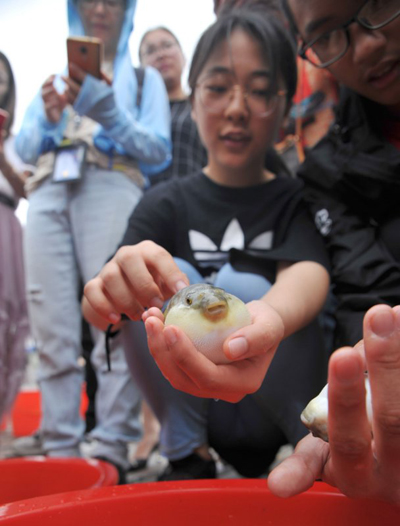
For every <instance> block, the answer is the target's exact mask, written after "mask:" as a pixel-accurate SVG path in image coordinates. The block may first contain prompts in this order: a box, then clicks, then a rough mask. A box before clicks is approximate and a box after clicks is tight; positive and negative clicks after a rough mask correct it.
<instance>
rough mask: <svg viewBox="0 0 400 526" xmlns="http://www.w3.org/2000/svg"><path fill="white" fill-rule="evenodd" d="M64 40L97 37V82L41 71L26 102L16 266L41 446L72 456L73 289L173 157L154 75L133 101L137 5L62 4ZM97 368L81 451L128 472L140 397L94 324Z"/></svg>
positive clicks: (73, 0)
mask: <svg viewBox="0 0 400 526" xmlns="http://www.w3.org/2000/svg"><path fill="white" fill-rule="evenodd" d="M67 7H68V22H69V31H70V35H71V36H81V35H85V36H88V37H97V38H99V39H100V40H101V41H102V43H103V48H104V57H103V62H102V64H101V67H102V73H103V75H104V79H107V81H106V80H100V79H97V78H95V77H93V76H91V75H89V74H87V75H86V74H85V73H84V71H82V70H81V69H80V68H79V67H78V66H77V65H76V64H71V65H70V66H69V74H70V75H71V76H68V73H66V72H64V74H63V75H61V76H54V75H52V76H50V77H49V78H48V79H47V80H46V81H45V83H44V84H43V86H42V89H41V92H40V93H39V94H38V95H37V96H36V98H35V99H34V100H33V102H32V103H31V105H30V107H29V108H28V110H27V112H26V114H25V117H24V121H23V124H22V127H21V131H20V133H19V134H18V136H17V139H16V147H17V151H18V152H19V154H20V156H21V157H22V159H24V160H25V161H26V162H30V163H32V164H36V166H37V168H36V171H35V173H34V175H33V176H32V177H31V178H29V179H28V182H27V185H26V190H27V193H28V195H29V210H28V217H27V225H26V260H27V261H26V269H27V290H28V302H29V313H30V319H31V324H32V331H33V335H34V337H35V340H36V342H37V345H38V348H39V358H40V366H39V383H40V390H41V396H42V409H43V418H42V423H41V428H40V437H39V438H40V439H41V445H42V448H43V450H44V452H45V453H46V454H47V455H49V456H59V457H69V456H78V455H79V454H80V449H79V445H80V442H81V441H82V439H83V433H84V422H83V421H82V419H81V417H80V401H81V391H82V380H83V372H84V368H83V366H82V364H81V363H80V360H79V358H80V355H81V310H80V297H79V287H80V283H81V281H82V282H83V283H86V282H87V281H88V280H89V279H90V278H92V277H93V276H94V275H96V273H97V272H98V271H99V270H100V269H101V267H102V266H103V265H104V263H105V262H106V261H107V259H108V257H109V256H110V254H112V253H113V252H114V251H115V249H116V247H117V245H118V243H119V241H120V240H121V238H122V236H123V233H124V231H125V228H126V223H127V220H128V218H129V216H130V214H131V213H132V210H133V209H134V207H135V206H136V205H137V203H138V202H139V200H140V199H141V197H142V194H143V188H144V186H145V178H147V177H151V175H152V173H154V172H157V171H160V170H163V169H164V168H165V167H166V166H167V165H168V164H169V163H170V158H171V143H170V113H169V107H168V97H167V94H166V90H165V86H164V82H163V80H162V78H161V76H160V75H159V73H158V72H157V71H155V70H154V69H150V68H149V69H148V70H146V73H145V78H144V83H143V93H142V99H141V104H140V108H138V107H137V106H136V100H137V99H136V95H137V80H136V76H135V72H134V69H133V66H132V62H131V57H130V53H129V47H128V43H129V38H130V35H131V32H132V29H133V18H134V13H135V8H136V0H101V1H100V0H68V2H67ZM92 329H93V330H92V337H93V340H94V345H95V347H94V350H93V353H92V362H93V365H94V368H95V370H96V374H97V381H98V389H97V392H96V426H95V428H94V429H93V430H92V432H91V437H92V438H93V439H95V442H93V443H94V444H95V447H94V448H93V449H92V451H91V454H92V455H93V456H96V457H98V458H106V459H107V460H109V461H110V462H113V463H114V464H115V465H116V466H117V468H118V469H119V472H120V476H121V480H123V478H124V471H125V470H126V469H127V468H128V467H129V463H128V458H127V445H128V442H130V441H133V440H138V439H139V438H140V436H141V424H140V421H139V413H138V411H139V408H140V403H139V402H140V395H139V391H138V389H137V387H136V386H135V384H134V383H133V381H132V379H131V377H130V374H129V370H128V367H127V365H126V362H125V358H124V353H123V350H122V347H121V343H120V341H119V340H118V338H116V339H115V340H114V341H113V346H114V347H115V351H114V353H113V359H114V362H115V364H114V367H113V369H112V371H111V372H110V373H108V371H107V367H106V361H105V350H104V334H103V333H101V332H99V331H98V330H96V329H94V328H92Z"/></svg>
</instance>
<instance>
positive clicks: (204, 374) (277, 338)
mask: <svg viewBox="0 0 400 526" xmlns="http://www.w3.org/2000/svg"><path fill="white" fill-rule="evenodd" d="M247 307H248V309H249V311H250V314H251V316H252V323H251V325H248V326H247V327H243V328H241V329H239V330H238V331H236V332H235V333H234V334H232V335H231V336H230V337H229V338H227V339H226V340H225V342H224V346H223V351H224V353H225V355H226V356H227V357H228V358H229V359H230V360H232V362H231V363H229V364H222V365H215V364H214V363H213V362H212V361H210V360H209V359H208V358H206V357H205V356H204V355H203V354H201V353H200V352H198V350H197V349H196V347H195V346H194V345H193V343H192V342H191V340H190V339H189V338H188V337H187V336H186V334H185V333H184V332H183V331H182V330H181V329H179V328H178V327H175V326H173V325H169V326H164V323H163V322H164V318H163V315H162V313H161V311H160V310H159V309H156V308H152V309H150V310H149V311H147V312H145V313H144V315H143V320H144V321H145V326H146V331H147V339H148V344H149V349H150V352H151V354H152V356H153V358H154V359H155V361H156V363H157V365H158V367H159V368H160V370H161V372H162V373H163V374H164V376H165V377H166V378H167V379H168V381H169V382H170V383H171V385H172V386H173V387H175V388H176V389H179V390H180V391H184V392H186V393H189V394H191V395H194V396H199V397H202V398H216V399H222V400H226V401H228V402H238V401H239V400H241V399H242V398H243V397H244V396H246V395H247V394H249V393H254V392H255V391H257V389H259V387H260V386H261V383H262V382H263V380H264V378H265V375H266V373H267V370H268V367H269V365H270V363H271V361H272V358H273V356H274V354H275V351H276V348H277V347H278V345H279V343H280V342H281V340H282V338H283V334H284V327H283V323H282V320H281V318H280V316H279V315H278V314H277V312H276V311H275V310H274V309H272V307H270V306H269V305H267V304H266V303H265V302H263V301H253V302H251V303H248V304H247Z"/></svg>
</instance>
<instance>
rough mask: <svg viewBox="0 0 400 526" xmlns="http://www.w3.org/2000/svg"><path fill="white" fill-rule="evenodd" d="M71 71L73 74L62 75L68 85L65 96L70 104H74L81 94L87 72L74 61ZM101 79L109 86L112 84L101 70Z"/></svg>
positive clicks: (70, 67)
mask: <svg viewBox="0 0 400 526" xmlns="http://www.w3.org/2000/svg"><path fill="white" fill-rule="evenodd" d="M69 72H70V75H71V76H69V77H62V79H63V81H64V82H65V84H66V86H67V87H66V90H65V92H64V94H65V97H66V99H67V101H68V104H71V106H72V105H73V104H74V102H75V100H76V99H77V97H78V95H79V92H80V90H81V86H82V84H83V83H84V81H85V78H86V75H87V73H86V72H85V71H84V70H83V69H82V68H80V67H79V66H77V65H76V64H73V63H71V64H69ZM101 80H102V81H104V82H105V83H106V84H108V85H109V86H111V84H112V82H111V79H110V78H109V77H108V76H107V75H106V74H105V73H103V72H101Z"/></svg>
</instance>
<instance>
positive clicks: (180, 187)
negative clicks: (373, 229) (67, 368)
mask: <svg viewBox="0 0 400 526" xmlns="http://www.w3.org/2000/svg"><path fill="white" fill-rule="evenodd" d="M267 14H268V11H267ZM296 80H297V79H296V55H295V49H294V46H293V43H292V41H291V39H290V37H289V35H288V33H287V32H286V30H285V27H284V26H283V24H282V23H281V22H280V20H279V19H278V18H277V17H276V16H273V15H272V12H271V16H266V17H261V16H259V14H258V13H254V12H253V11H252V10H250V9H248V8H245V7H243V8H240V9H239V8H238V9H235V10H232V11H231V12H229V13H227V14H226V15H224V16H220V17H218V19H217V21H216V22H215V23H214V24H213V25H212V26H210V27H209V28H208V29H207V30H206V31H205V32H204V33H203V35H202V37H201V38H200V40H199V43H198V44H197V47H196V50H195V52H194V55H193V59H192V64H191V68H190V73H189V85H190V88H191V95H190V99H191V103H192V115H193V118H194V120H195V122H196V124H197V126H198V129H199V133H200V137H201V139H202V141H203V144H204V145H205V147H206V150H207V154H208V163H207V165H206V166H205V167H204V169H203V170H202V171H198V172H197V173H195V174H192V175H190V176H189V177H183V178H179V179H174V180H170V181H166V182H164V183H160V184H159V185H156V186H155V187H154V188H151V189H150V190H149V191H148V192H147V193H146V195H145V196H144V197H143V199H142V201H141V202H140V203H139V205H138V206H137V208H136V209H135V211H134V212H133V214H132V216H131V218H130V220H129V225H128V229H127V232H126V234H125V237H124V239H123V242H122V244H121V245H122V246H121V248H120V249H119V250H118V251H117V253H116V254H115V256H114V257H113V258H112V259H111V260H110V261H109V262H108V263H107V264H106V265H105V266H104V268H103V269H102V270H101V272H100V273H99V274H98V275H97V277H95V278H94V279H93V280H91V281H90V282H89V283H88V284H87V285H86V287H85V293H84V300H83V312H84V315H85V316H86V318H87V319H88V321H89V322H91V323H94V324H96V325H97V326H98V327H99V328H103V329H104V328H105V327H106V326H107V324H108V323H118V322H119V320H120V318H121V313H124V314H126V315H127V316H128V317H129V318H130V320H133V321H128V322H127V323H126V324H125V325H124V326H123V327H122V334H123V338H124V341H125V349H126V350H127V360H128V363H129V365H130V369H131V372H132V375H133V376H134V378H135V380H136V382H137V383H138V385H139V387H140V388H141V389H142V390H143V392H144V396H145V398H146V400H147V401H148V403H149V405H150V406H151V408H152V409H153V411H154V413H155V414H156V416H157V418H158V420H159V421H160V423H161V434H160V437H161V441H160V442H161V451H162V452H163V453H164V454H165V455H166V457H167V458H168V460H169V466H168V467H167V470H166V472H165V473H163V474H162V475H161V476H160V480H178V479H191V478H194V479H196V478H212V477H215V476H216V467H215V462H214V460H213V458H212V456H211V454H210V451H209V446H211V447H212V448H214V450H215V451H217V453H218V454H219V455H220V456H221V457H222V459H224V460H225V461H226V462H228V463H229V464H231V465H232V466H234V467H235V468H236V470H237V471H238V472H239V473H240V474H242V475H244V476H259V475H262V474H264V473H266V472H267V470H268V467H269V466H270V464H271V463H272V462H273V460H274V458H275V455H276V452H277V451H278V449H279V448H280V446H281V445H283V444H287V442H291V443H292V444H293V445H294V444H296V443H297V442H298V440H300V438H302V437H303V436H305V434H306V433H307V430H306V429H305V427H304V426H303V425H302V424H301V421H300V418H299V416H300V412H301V411H302V409H303V408H304V406H305V405H306V403H307V402H308V399H309V398H310V396H311V394H312V393H315V392H316V391H318V388H319V385H321V384H323V383H324V382H325V378H326V363H327V357H326V356H325V355H324V352H321V349H322V348H323V340H322V333H321V330H320V326H319V325H318V323H317V322H316V320H315V318H316V316H317V314H318V312H319V311H320V309H321V308H322V306H323V304H324V301H325V298H326V295H327V291H328V288H329V271H328V269H327V259H326V258H327V254H326V252H325V249H324V246H323V240H322V238H321V236H320V235H319V234H318V232H317V230H316V228H315V226H314V225H313V223H312V220H311V217H310V216H309V213H308V210H307V209H306V206H305V204H304V203H303V200H302V193H301V188H302V183H301V182H300V181H299V180H296V179H292V178H288V177H280V174H279V173H275V172H273V171H271V170H270V169H266V168H265V165H264V160H265V155H266V152H267V150H268V149H269V148H270V147H271V145H272V144H273V142H274V140H275V137H276V133H277V132H278V130H279V128H280V126H281V124H282V121H283V119H284V117H285V115H286V114H287V111H288V109H289V107H290V102H291V99H292V96H293V94H294V92H295V90H296ZM203 282H208V283H212V284H213V285H215V286H217V287H222V288H223V289H225V290H226V291H227V292H230V293H232V294H234V295H236V296H238V297H239V298H241V299H242V300H243V301H244V302H246V303H247V307H248V309H249V311H250V313H251V317H252V323H251V325H249V326H248V327H245V328H243V329H241V330H240V331H238V332H236V333H235V334H233V335H232V336H231V337H229V338H228V339H227V340H226V342H225V343H224V352H225V354H226V356H227V358H228V359H229V361H230V362H231V363H229V364H227V365H215V364H214V363H213V362H211V361H210V360H208V359H207V358H205V357H204V356H203V355H201V354H200V353H198V351H197V350H196V349H195V347H194V346H193V344H192V343H191V342H190V340H188V339H187V338H186V339H185V336H184V334H183V332H182V331H181V330H179V329H177V328H174V327H172V326H170V327H166V328H165V331H164V332H163V329H164V324H163V322H162V320H163V314H162V312H161V310H159V309H160V308H161V307H162V306H163V304H164V302H165V301H166V300H168V299H169V298H170V297H171V296H172V295H173V294H174V293H175V292H177V291H178V290H180V289H182V288H183V287H185V286H186V285H188V284H189V283H203ZM148 307H151V308H150V309H149V310H148V311H146V314H145V315H144V316H143V319H145V320H146V321H145V325H146V326H144V324H143V323H142V322H141V321H140V320H141V319H142V315H143V313H144V310H145V308H148ZM146 330H147V338H148V340H149V344H150V349H151V350H152V353H153V356H154V358H155V361H154V360H153V358H152V356H151V355H150V354H149V350H148V344H147V341H146V332H145V331H146ZM174 339H176V340H179V341H184V342H185V344H186V345H187V346H188V349H187V352H188V356H190V358H192V357H193V359H194V360H198V361H199V368H200V369H201V372H200V376H201V377H202V378H206V377H207V376H208V375H210V378H211V377H213V378H214V380H216V379H217V378H218V380H216V381H215V382H214V381H212V382H211V383H210V385H209V389H208V390H207V389H205V388H204V389H202V388H198V387H196V386H198V385H200V384H199V383H197V381H198V379H199V378H200V376H199V378H196V379H194V380H193V381H191V379H190V378H191V373H190V372H189V371H184V363H182V364H181V365H182V369H181V368H180V359H178V361H177V362H175V358H174V356H173V354H170V353H169V352H168V349H169V347H170V345H171V342H172V341H173V340H174ZM250 355H251V356H252V358H251V359H247V358H248V356H250ZM274 356H275V357H274ZM273 358H274V359H273ZM184 361H185V358H184V357H183V356H182V362H184ZM271 361H272V364H271ZM267 370H268V373H267ZM222 378H223V379H224V380H225V381H226V386H225V390H224V391H222V390H219V389H218V387H219V386H221V385H222V382H221V379H222ZM170 382H171V383H170ZM200 383H201V382H200ZM212 385H214V386H215V392H214V391H213V388H212ZM243 390H244V391H245V394H249V396H246V397H244V393H243ZM182 391H186V393H185V392H182ZM216 392H218V396H216V395H215V393H216ZM187 393H189V394H187ZM214 398H215V399H217V398H218V399H220V400H219V401H215V400H213V399H214ZM232 402H238V403H232Z"/></svg>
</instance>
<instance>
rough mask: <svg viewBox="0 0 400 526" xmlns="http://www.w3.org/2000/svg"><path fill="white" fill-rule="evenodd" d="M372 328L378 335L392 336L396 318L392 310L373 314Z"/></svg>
mask: <svg viewBox="0 0 400 526" xmlns="http://www.w3.org/2000/svg"><path fill="white" fill-rule="evenodd" d="M371 329H372V331H373V332H374V333H375V334H376V335H377V336H390V335H391V334H392V332H393V331H394V319H393V314H392V311H391V310H385V311H381V312H377V313H376V314H374V315H373V316H372V319H371Z"/></svg>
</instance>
